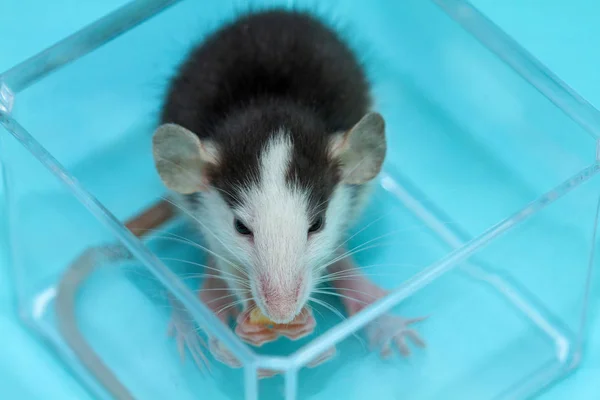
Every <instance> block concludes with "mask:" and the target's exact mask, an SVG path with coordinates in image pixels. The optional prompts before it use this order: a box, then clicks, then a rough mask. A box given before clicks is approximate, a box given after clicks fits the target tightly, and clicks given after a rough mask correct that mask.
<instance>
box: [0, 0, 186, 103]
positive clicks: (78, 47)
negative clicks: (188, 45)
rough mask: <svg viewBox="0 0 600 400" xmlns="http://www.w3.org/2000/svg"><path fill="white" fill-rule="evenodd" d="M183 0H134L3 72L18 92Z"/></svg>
mask: <svg viewBox="0 0 600 400" xmlns="http://www.w3.org/2000/svg"><path fill="white" fill-rule="evenodd" d="M179 1H181V0H134V1H131V2H129V3H127V4H125V5H123V6H121V7H119V8H117V9H116V10H114V11H112V12H110V13H108V14H107V15H105V16H103V17H100V18H99V19H97V20H95V21H94V22H92V23H90V24H89V25H86V26H85V27H83V28H81V29H79V30H78V31H76V32H75V33H73V34H71V35H69V36H67V37H66V38H64V39H62V40H60V41H59V42H57V43H55V44H53V45H51V46H50V47H48V48H46V49H44V50H42V51H41V52H39V53H36V54H35V55H33V56H31V57H30V58H28V59H26V60H25V61H23V62H21V63H19V64H17V65H15V66H13V67H11V68H9V69H8V70H7V71H5V72H3V73H1V74H0V81H2V80H3V81H4V82H5V84H6V85H7V86H8V87H9V88H10V89H11V90H12V91H13V92H14V93H17V92H20V91H22V90H24V89H26V88H27V87H28V86H30V85H31V84H32V83H34V82H35V81H37V80H39V79H41V78H43V77H44V76H46V75H48V74H49V73H51V72H52V71H54V70H57V69H59V68H61V67H63V66H64V65H66V64H68V63H70V62H72V61H74V60H77V59H78V58H81V57H82V56H84V55H86V54H87V53H89V52H91V51H92V50H94V49H96V48H98V47H99V46H101V45H104V44H106V43H107V42H109V41H111V40H112V39H115V38H116V37H118V36H119V35H121V34H123V33H125V32H127V31H128V30H130V29H131V28H133V27H135V26H136V25H139V24H140V23H142V22H144V21H145V20H147V19H148V18H151V17H153V16H154V15H156V14H158V13H159V12H160V11H162V10H163V9H165V8H167V7H169V6H171V5H174V4H175V3H177V2H179Z"/></svg>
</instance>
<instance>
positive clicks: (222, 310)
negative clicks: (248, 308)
mask: <svg viewBox="0 0 600 400" xmlns="http://www.w3.org/2000/svg"><path fill="white" fill-rule="evenodd" d="M245 302H246V299H240V300H237V301H234V302H232V303H229V304H228V305H227V306H225V307H223V308H221V309H220V310H218V311H215V314H217V315H219V314H221V313H222V312H224V311H225V310H228V309H230V308H231V307H235V306H237V305H240V304H243V303H245Z"/></svg>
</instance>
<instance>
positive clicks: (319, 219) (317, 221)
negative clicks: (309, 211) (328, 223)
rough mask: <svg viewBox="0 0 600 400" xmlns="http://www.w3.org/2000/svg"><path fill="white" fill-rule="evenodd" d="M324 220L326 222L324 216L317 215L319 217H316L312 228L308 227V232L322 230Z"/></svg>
mask: <svg viewBox="0 0 600 400" xmlns="http://www.w3.org/2000/svg"><path fill="white" fill-rule="evenodd" d="M324 222H325V220H324V219H323V216H319V217H317V219H315V221H314V222H313V223H312V225H311V226H310V228H308V233H315V232H318V231H320V230H321V228H322V227H323V223H324Z"/></svg>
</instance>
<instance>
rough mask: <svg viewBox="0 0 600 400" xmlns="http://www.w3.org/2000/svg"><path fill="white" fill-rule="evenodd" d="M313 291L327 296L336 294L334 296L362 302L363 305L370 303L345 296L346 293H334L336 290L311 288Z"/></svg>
mask: <svg viewBox="0 0 600 400" xmlns="http://www.w3.org/2000/svg"><path fill="white" fill-rule="evenodd" d="M341 290H346V289H341ZM355 292H358V293H362V292H360V291H358V290H355ZM313 293H319V294H324V295H327V296H336V297H340V298H342V299H346V300H350V301H355V302H357V303H361V304H364V305H369V304H370V303H368V302H366V301H363V300H359V299H356V298H354V297H351V296H346V295H343V294H341V293H336V292H328V291H325V290H313ZM363 294H366V293H363ZM371 297H373V298H375V297H374V296H371Z"/></svg>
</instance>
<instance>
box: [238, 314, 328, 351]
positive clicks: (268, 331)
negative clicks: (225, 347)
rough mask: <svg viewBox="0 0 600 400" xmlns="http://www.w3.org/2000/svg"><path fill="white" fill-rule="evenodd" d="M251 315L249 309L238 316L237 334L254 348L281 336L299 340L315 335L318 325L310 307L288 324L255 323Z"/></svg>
mask: <svg viewBox="0 0 600 400" xmlns="http://www.w3.org/2000/svg"><path fill="white" fill-rule="evenodd" d="M250 314H251V311H250V310H249V309H248V310H245V311H244V312H242V313H241V314H240V315H239V316H238V318H237V326H236V328H235V333H236V334H237V335H238V336H239V337H240V338H241V339H242V340H244V341H245V342H247V343H250V344H252V345H254V346H262V345H263V344H265V343H269V342H272V341H275V340H277V338H279V337H280V336H285V337H287V338H289V339H292V340H298V339H300V338H303V337H305V336H307V335H310V334H311V333H313V331H314V330H315V326H316V325H317V323H316V321H315V318H314V316H313V314H312V310H311V309H310V308H308V307H305V308H303V309H302V311H301V312H300V314H298V316H296V318H294V320H293V321H291V322H289V323H287V324H269V323H255V322H252V319H251V315H250Z"/></svg>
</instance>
